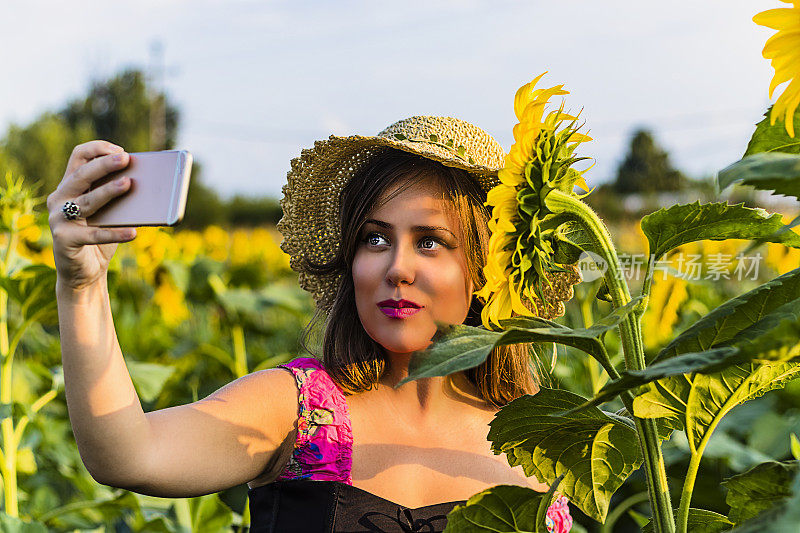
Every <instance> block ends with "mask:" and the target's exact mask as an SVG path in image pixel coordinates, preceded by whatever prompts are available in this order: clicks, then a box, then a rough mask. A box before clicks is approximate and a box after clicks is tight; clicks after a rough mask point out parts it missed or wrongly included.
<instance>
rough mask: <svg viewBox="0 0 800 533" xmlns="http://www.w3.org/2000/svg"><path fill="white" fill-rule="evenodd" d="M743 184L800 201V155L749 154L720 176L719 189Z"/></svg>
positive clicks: (718, 177) (718, 178)
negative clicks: (738, 183)
mask: <svg viewBox="0 0 800 533" xmlns="http://www.w3.org/2000/svg"><path fill="white" fill-rule="evenodd" d="M736 182H741V183H742V185H751V186H753V187H755V188H756V189H761V190H764V191H775V192H774V194H778V195H784V196H794V197H795V198H800V155H798V154H787V153H783V152H761V153H757V154H753V155H748V156H747V157H745V158H744V159H741V160H739V161H737V162H735V163H733V164H731V165H728V166H727V167H725V168H724V169H722V170H720V171H719V173H718V174H717V183H718V186H719V189H720V190H724V189H725V188H727V187H728V186H730V185H732V184H734V183H736Z"/></svg>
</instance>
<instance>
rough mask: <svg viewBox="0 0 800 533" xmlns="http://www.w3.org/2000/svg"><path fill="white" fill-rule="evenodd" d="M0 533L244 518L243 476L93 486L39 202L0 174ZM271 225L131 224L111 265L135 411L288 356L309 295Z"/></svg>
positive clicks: (204, 390)
mask: <svg viewBox="0 0 800 533" xmlns="http://www.w3.org/2000/svg"><path fill="white" fill-rule="evenodd" d="M0 198H2V200H0V217H2V218H1V220H2V226H0V250H1V251H2V252H1V254H0V352H1V353H2V365H0V408H2V422H0V430H2V449H0V452H1V453H0V475H1V476H2V487H3V489H2V490H3V501H4V503H5V505H4V512H3V513H2V514H0V531H25V532H29V531H30V532H45V531H164V532H167V531H170V532H178V531H193V532H194V531H198V532H200V531H202V532H220V531H231V530H232V529H231V528H234V527H235V528H237V529H239V528H240V527H241V526H242V524H245V525H246V524H247V523H249V519H248V513H247V510H246V503H247V502H246V497H247V487H246V486H244V485H243V486H241V487H237V488H234V489H231V490H227V491H224V492H222V493H219V494H211V495H207V496H202V497H198V498H189V499H169V498H155V497H149V496H143V495H140V494H136V493H133V492H128V491H123V490H119V489H112V488H110V487H107V486H104V485H100V484H98V483H97V482H96V481H94V479H92V477H91V476H90V475H89V473H88V472H87V470H86V469H85V467H84V465H83V462H82V461H81V458H80V455H79V453H78V449H77V447H76V445H75V440H74V436H73V434H72V430H71V426H70V421H69V417H68V414H67V407H66V403H65V397H64V383H63V378H62V373H61V349H60V344H59V335H58V319H57V313H56V305H55V304H56V302H55V298H54V290H55V269H54V266H55V265H54V263H53V251H52V236H51V234H50V230H49V227H48V224H47V212H46V209H45V207H44V205H43V200H42V199H37V198H34V197H33V196H32V194H31V193H30V191H27V190H26V189H25V188H24V187H23V186H22V180H17V179H15V178H14V177H13V176H12V175H11V174H10V173H6V174H5V176H4V181H3V182H2V183H0ZM279 238H280V237H279V234H277V232H276V231H275V229H274V228H254V229H233V230H226V229H223V228H221V227H218V226H209V227H207V228H205V229H204V230H203V231H180V230H175V229H173V228H155V227H142V228H139V231H138V234H137V237H136V239H134V240H133V241H131V242H130V243H127V244H126V245H124V246H121V247H120V248H119V249H118V251H117V253H116V254H115V256H114V258H113V260H112V263H111V265H110V268H109V273H108V280H109V293H110V294H111V295H112V297H111V302H112V308H113V315H114V319H115V326H116V330H117V335H118V338H119V342H120V346H122V347H123V352H124V355H125V362H126V364H127V366H128V369H129V371H130V373H131V377H132V379H133V382H134V384H135V386H136V389H137V392H138V394H139V397H140V398H141V400H142V407H143V408H144V410H145V411H151V410H155V409H161V408H164V407H168V406H173V405H181V404H185V403H189V402H192V401H195V400H198V399H200V398H203V397H205V396H207V395H208V394H210V393H211V392H213V391H215V390H216V389H218V388H220V387H222V386H223V385H225V384H227V383H229V382H230V381H232V380H234V379H236V378H237V377H240V376H243V375H245V374H248V373H250V372H253V371H256V370H260V369H263V368H271V367H274V366H275V365H277V364H279V363H282V362H284V361H286V360H288V359H290V358H292V357H294V356H296V355H297V354H299V353H304V352H303V350H302V349H301V347H300V345H299V336H300V333H301V332H302V330H303V328H304V326H305V325H306V324H307V323H308V322H309V320H310V318H311V313H312V310H313V302H312V300H311V298H310V297H309V296H307V294H306V293H305V292H304V291H302V290H301V289H300V288H299V286H298V282H297V277H296V275H295V274H294V273H293V272H292V271H291V270H290V268H289V261H288V256H287V255H286V254H284V253H283V252H282V251H281V250H280V248H279V247H278V242H279V240H278V239H279Z"/></svg>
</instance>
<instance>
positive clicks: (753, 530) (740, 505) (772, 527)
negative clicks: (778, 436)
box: [728, 463, 800, 533]
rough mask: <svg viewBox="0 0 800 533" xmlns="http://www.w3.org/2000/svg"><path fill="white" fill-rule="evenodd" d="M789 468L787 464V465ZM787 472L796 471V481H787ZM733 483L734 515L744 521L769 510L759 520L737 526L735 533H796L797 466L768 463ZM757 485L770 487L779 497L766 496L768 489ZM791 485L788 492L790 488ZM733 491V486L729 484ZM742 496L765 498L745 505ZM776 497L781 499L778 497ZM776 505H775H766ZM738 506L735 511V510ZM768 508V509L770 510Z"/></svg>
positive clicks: (799, 508)
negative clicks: (754, 513) (743, 494)
mask: <svg viewBox="0 0 800 533" xmlns="http://www.w3.org/2000/svg"><path fill="white" fill-rule="evenodd" d="M784 465H787V463H784ZM785 469H789V470H791V469H793V470H794V471H795V475H794V479H787V475H786V474H787V472H786V470H785ZM742 476H743V477H741V478H738V479H737V480H736V481H735V482H734V483H733V489H731V490H733V491H735V496H734V499H733V503H731V512H732V513H734V514H736V515H737V516H740V517H742V518H744V517H745V516H750V515H751V514H752V513H753V512H754V511H755V510H757V509H765V508H766V510H763V511H761V512H760V513H759V514H757V515H756V516H755V517H753V518H751V519H749V520H746V521H745V522H742V523H737V525H736V527H734V528H733V529H731V530H730V531H731V533H761V532H763V531H769V532H770V533H793V532H796V531H797V524H800V475H798V474H797V470H796V466H795V467H791V466H779V465H776V464H773V463H767V464H766V466H761V465H759V466H757V467H755V468H753V469H751V470H750V471H748V472H745V473H744V474H742ZM754 481H755V483H762V484H769V485H770V486H772V487H773V489H774V490H776V491H777V493H778V494H777V495H772V494H768V493H766V491H765V490H764V489H765V488H766V486H764V485H762V486H754V483H753V482H754ZM787 485H788V490H786V488H785V487H786V486H787ZM728 487H729V489H730V487H731V485H730V484H729V485H728ZM741 493H746V494H749V495H750V496H752V497H757V498H760V499H762V501H763V503H762V502H757V501H754V502H742V501H741V499H740V497H739V496H741ZM787 493H788V494H787ZM775 496H778V497H777V498H776V497H775ZM767 503H772V504H773V505H772V506H767V505H765V504H767ZM734 505H735V508H734ZM767 507H768V508H767Z"/></svg>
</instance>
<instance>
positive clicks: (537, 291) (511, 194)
mask: <svg viewBox="0 0 800 533" xmlns="http://www.w3.org/2000/svg"><path fill="white" fill-rule="evenodd" d="M541 77H542V76H539V77H537V78H536V79H534V80H533V81H532V82H531V83H529V84H526V85H523V86H522V87H520V89H519V90H518V91H517V94H516V96H515V99H514V111H515V113H516V115H517V118H518V119H519V120H520V122H519V123H518V124H517V125H516V126H514V140H515V142H514V145H513V146H512V147H511V150H510V151H509V153H508V155H507V156H506V160H505V165H504V167H503V169H502V170H500V172H499V174H498V177H499V178H500V182H501V183H500V184H499V185H498V186H496V187H495V188H493V189H492V190H491V191H489V195H488V198H487V202H486V203H487V205H491V206H493V209H492V217H491V220H490V221H489V230H490V231H491V232H492V235H491V238H490V240H489V256H488V258H487V262H486V266H485V268H484V274H485V276H486V285H484V286H483V288H482V289H481V290H480V291H478V292H477V293H476V294H477V296H478V297H479V298H483V299H484V300H485V301H486V302H487V303H486V305H485V306H484V309H483V314H482V321H483V324H484V326H485V327H487V328H491V324H495V325H497V326H499V325H500V324H499V320H502V319H505V318H511V316H512V314H513V313H515V314H518V315H522V316H540V317H544V318H553V317H555V316H558V315H561V314H563V313H564V305H563V302H564V301H566V300H569V299H570V298H572V294H573V293H572V285H574V284H575V283H578V282H580V281H581V278H580V274H579V273H578V270H577V268H575V266H574V265H573V264H570V263H568V262H562V261H565V257H566V256H565V255H564V254H563V253H560V252H562V251H563V249H564V248H565V247H566V246H568V244H567V243H562V242H560V239H559V236H560V235H562V233H559V232H557V230H558V229H559V228H560V227H561V226H562V225H564V224H565V223H566V222H567V220H566V219H565V218H564V216H563V215H557V214H556V213H553V212H551V211H550V210H549V209H548V208H547V206H546V204H545V198H546V197H547V195H548V194H549V193H550V191H553V190H556V189H557V190H560V191H561V192H563V193H565V194H574V193H573V190H574V188H575V187H576V186H578V187H580V188H581V189H583V190H584V191H587V192H586V194H588V193H589V192H591V191H588V187H587V185H586V182H585V180H584V178H583V172H584V171H579V170H577V169H575V168H574V167H573V165H574V164H575V163H577V162H578V161H581V160H583V159H587V158H584V157H577V156H576V155H575V150H576V148H577V147H578V145H580V144H581V143H583V142H586V141H589V140H591V138H590V137H588V136H587V135H584V134H582V133H580V132H579V131H578V130H579V129H580V126H579V125H578V124H577V121H578V117H575V116H572V115H570V114H568V113H565V112H564V107H563V103H562V104H561V105H560V106H559V107H558V108H557V109H555V110H552V111H550V112H549V113H547V114H545V111H546V109H545V108H546V105H547V104H548V101H549V99H550V98H551V97H552V96H556V95H563V94H568V92H567V91H565V90H563V86H562V85H558V86H555V87H551V88H549V89H535V85H536V83H537V82H538V81H539V79H541ZM576 196H577V195H576ZM583 196H585V194H584V195H583ZM578 197H579V198H580V197H582V196H578ZM573 259H576V258H573Z"/></svg>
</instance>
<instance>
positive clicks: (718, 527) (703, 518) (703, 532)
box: [642, 508, 733, 533]
mask: <svg viewBox="0 0 800 533" xmlns="http://www.w3.org/2000/svg"><path fill="white" fill-rule="evenodd" d="M677 514H678V513H677V511H676V512H675V515H676V518H677ZM688 518H689V519H688V521H687V524H686V530H687V531H691V532H692V533H722V532H723V531H730V528H731V526H732V525H733V522H731V521H730V520H728V519H727V518H726V517H725V515H721V514H719V513H715V512H714V511H706V510H705V509H695V508H690V509H689V517H688ZM653 531H654V529H653V522H652V521H649V522H647V525H646V526H644V527H643V528H642V533H653Z"/></svg>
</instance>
